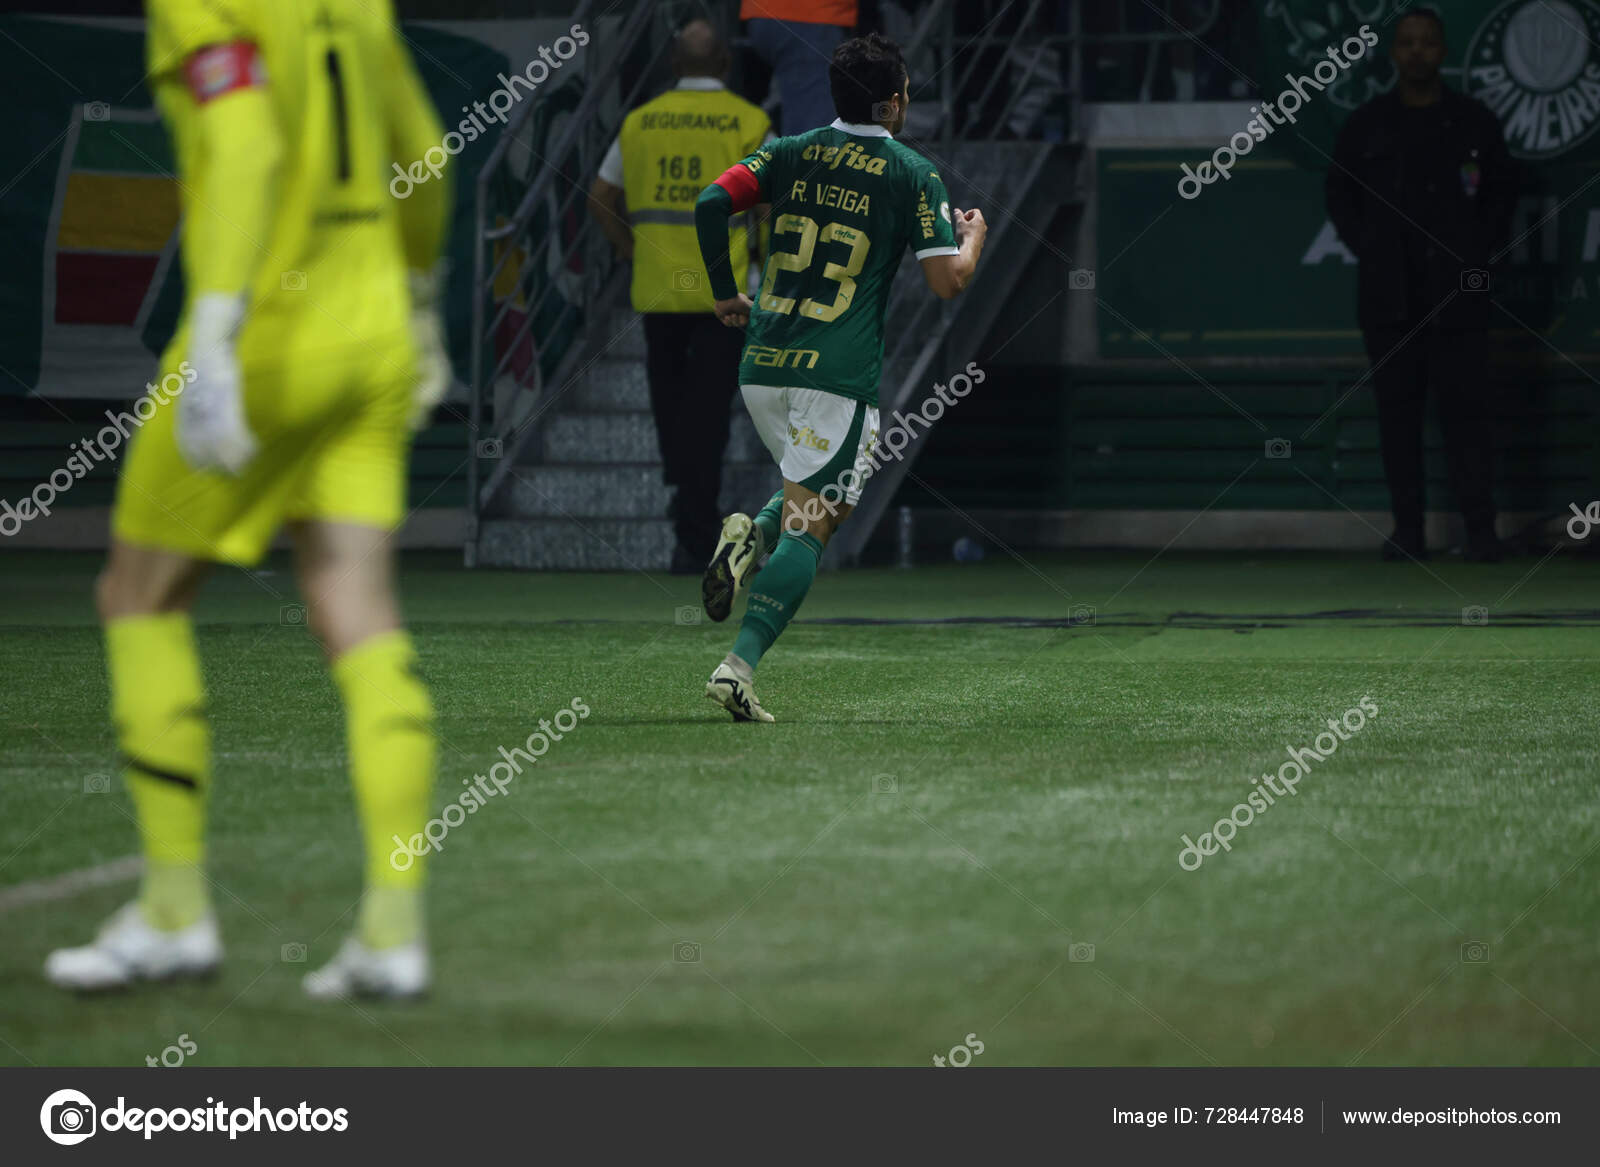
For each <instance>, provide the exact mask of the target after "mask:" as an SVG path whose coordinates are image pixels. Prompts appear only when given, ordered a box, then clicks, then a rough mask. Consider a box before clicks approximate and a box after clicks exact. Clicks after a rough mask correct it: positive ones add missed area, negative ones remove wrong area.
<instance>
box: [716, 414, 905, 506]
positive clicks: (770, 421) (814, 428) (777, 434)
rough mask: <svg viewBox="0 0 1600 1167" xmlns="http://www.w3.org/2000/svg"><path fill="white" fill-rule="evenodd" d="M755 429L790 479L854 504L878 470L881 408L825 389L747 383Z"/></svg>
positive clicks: (830, 496)
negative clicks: (874, 457) (875, 459)
mask: <svg viewBox="0 0 1600 1167" xmlns="http://www.w3.org/2000/svg"><path fill="white" fill-rule="evenodd" d="M740 392H742V393H743V394H744V407H745V408H746V409H747V410H749V411H750V420H751V421H753V422H755V425H756V433H758V434H760V435H761V440H762V441H763V442H764V443H765V444H766V447H767V450H768V452H769V453H771V454H772V460H773V461H774V462H776V463H777V464H778V469H779V471H780V472H781V473H782V474H783V477H784V478H785V479H786V480H787V481H789V482H798V483H799V484H800V485H801V486H803V487H805V488H806V489H807V490H813V491H815V492H816V493H818V494H821V495H824V497H825V498H827V499H828V500H830V501H834V500H838V499H840V498H842V499H843V501H844V502H846V503H849V504H850V505H851V506H854V505H855V504H856V503H857V502H858V501H860V498H861V484H862V483H864V482H865V481H866V480H867V479H868V478H869V477H871V475H872V472H873V470H874V469H875V468H876V466H875V464H874V463H873V462H872V460H871V459H872V455H873V452H874V449H875V447H876V445H877V441H878V410H877V407H875V406H872V405H868V404H867V403H866V402H865V401H857V400H856V399H855V398H853V397H841V396H840V395H839V394H837V393H828V392H826V391H825V390H822V389H804V388H799V387H796V386H787V385H742V386H740Z"/></svg>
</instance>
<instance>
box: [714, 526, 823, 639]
mask: <svg viewBox="0 0 1600 1167" xmlns="http://www.w3.org/2000/svg"><path fill="white" fill-rule="evenodd" d="M821 561H822V543H821V542H820V541H818V539H817V538H816V537H815V536H814V535H808V534H806V533H805V532H803V531H799V532H797V531H785V532H784V533H783V537H782V538H781V539H779V540H778V546H777V549H776V550H775V551H773V553H772V558H771V559H769V560H767V565H766V566H765V567H763V568H762V569H761V570H760V572H758V573H757V575H756V578H755V579H754V580H752V581H751V584H750V603H749V606H748V607H746V608H745V612H744V622H743V623H742V624H740V625H739V638H738V639H737V640H735V641H734V642H733V655H734V656H736V657H739V658H740V659H741V660H743V661H745V663H747V664H748V665H749V666H750V667H751V668H752V669H753V668H755V667H756V665H757V664H758V663H759V662H760V660H761V654H762V653H764V652H766V651H767V649H769V648H771V647H772V642H773V641H775V640H777V639H778V637H779V636H781V635H782V634H783V630H784V629H785V628H787V627H788V626H789V621H790V620H793V619H794V614H795V613H796V612H798V611H799V610H800V605H801V604H802V603H803V602H804V601H805V598H806V593H807V592H808V591H810V590H811V581H812V580H814V579H816V578H817V564H818V563H820V562H821Z"/></svg>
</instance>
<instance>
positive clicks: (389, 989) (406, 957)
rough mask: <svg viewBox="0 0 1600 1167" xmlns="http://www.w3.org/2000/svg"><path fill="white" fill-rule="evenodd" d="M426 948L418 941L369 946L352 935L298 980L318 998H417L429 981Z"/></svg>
mask: <svg viewBox="0 0 1600 1167" xmlns="http://www.w3.org/2000/svg"><path fill="white" fill-rule="evenodd" d="M432 979H433V978H432V973H431V971H430V969H429V966H428V948H427V945H425V944H423V942H422V941H420V940H413V941H412V942H411V943H409V944H397V945H395V946H394V947H393V948H368V947H367V946H366V945H365V944H363V943H361V941H359V940H357V939H356V938H355V937H354V936H351V937H349V938H348V939H346V940H345V942H344V944H343V945H342V946H341V947H340V949H339V954H338V955H337V956H335V957H334V958H333V959H332V960H330V961H329V962H328V963H327V964H325V965H323V966H322V967H321V968H319V969H317V970H316V971H315V972H308V973H307V974H306V975H305V978H304V979H303V980H302V981H301V982H300V984H301V987H302V988H304V989H305V991H306V995H307V996H309V997H315V998H316V999H317V1000H319V1001H331V1000H335V999H337V998H340V997H387V998H390V999H394V1000H402V999H405V998H408V997H420V996H422V995H423V994H424V993H426V992H427V991H428V986H429V984H430V982H431V981H432Z"/></svg>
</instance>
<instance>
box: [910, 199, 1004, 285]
mask: <svg viewBox="0 0 1600 1167" xmlns="http://www.w3.org/2000/svg"><path fill="white" fill-rule="evenodd" d="M915 194H916V206H915V210H914V225H913V227H912V236H913V242H912V247H913V248H914V250H915V253H916V257H917V262H918V263H920V264H921V265H922V278H923V279H925V280H926V281H927V282H928V287H930V288H932V289H933V294H934V295H935V296H938V297H939V299H941V300H950V299H954V298H955V297H956V296H959V295H960V294H961V292H962V291H963V289H965V288H966V286H967V284H968V283H969V282H971V280H972V276H973V273H974V272H976V271H977V270H978V256H979V255H981V254H982V253H983V240H984V236H986V235H987V234H988V231H989V225H988V224H987V223H986V222H984V219H983V213H982V212H981V211H962V210H959V209H958V210H955V211H952V210H951V208H950V194H949V192H948V191H946V190H945V188H944V181H943V180H942V179H941V178H940V177H939V172H938V171H936V170H933V169H931V168H929V169H924V170H923V172H922V173H921V174H920V175H918V177H917V186H916V191H915Z"/></svg>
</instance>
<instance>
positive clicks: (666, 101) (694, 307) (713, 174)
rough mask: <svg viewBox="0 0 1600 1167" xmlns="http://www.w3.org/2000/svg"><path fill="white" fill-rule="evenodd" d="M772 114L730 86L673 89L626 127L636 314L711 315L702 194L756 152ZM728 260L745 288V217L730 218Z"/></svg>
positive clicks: (625, 161) (624, 170) (650, 103)
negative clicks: (699, 222) (698, 208)
mask: <svg viewBox="0 0 1600 1167" xmlns="http://www.w3.org/2000/svg"><path fill="white" fill-rule="evenodd" d="M769 129H770V122H769V121H768V119H767V115H766V114H765V113H763V112H762V111H761V109H760V108H759V107H757V106H754V105H751V104H750V103H749V102H748V101H745V100H744V99H743V98H742V97H738V96H736V95H735V94H732V93H729V92H728V91H727V90H726V89H669V90H667V92H665V93H663V94H662V95H661V96H660V97H657V98H655V99H654V100H652V101H647V102H646V103H645V104H644V105H641V106H640V107H639V108H638V109H636V110H634V111H633V112H632V113H630V114H629V115H628V117H627V119H626V120H625V121H624V122H623V123H622V133H621V134H619V135H618V141H619V144H620V145H621V148H622V176H623V187H622V189H623V194H624V197H625V198H626V199H627V203H628V219H629V221H630V222H631V224H632V226H633V289H632V291H633V308H634V311H636V312H710V311H711V305H712V302H713V299H714V298H713V296H712V295H711V285H710V282H709V278H708V277H707V276H706V265H705V261H704V260H703V259H701V257H700V244H699V240H698V239H697V238H696V236H695V230H694V204H695V200H696V199H698V198H699V197H700V192H701V191H703V190H704V189H705V188H706V187H707V186H709V185H710V184H711V183H712V182H714V181H715V180H716V179H717V177H718V176H719V175H720V174H721V173H722V172H723V171H724V170H726V169H727V168H728V167H730V166H732V165H733V164H734V163H735V162H737V161H739V160H740V159H741V158H743V157H745V156H746V155H748V154H751V153H753V152H754V151H755V149H756V147H758V146H760V145H761V143H762V142H763V141H764V140H765V139H766V136H767V132H768V130H769ZM729 224H730V226H729V231H728V257H729V259H730V261H731V262H732V266H733V272H734V276H735V278H736V279H738V281H739V283H740V285H741V286H743V283H744V276H745V272H746V270H747V269H748V267H749V264H750V253H749V249H748V247H747V245H746V233H745V229H744V222H743V217H742V216H735V217H734V218H732V219H730V220H729Z"/></svg>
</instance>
